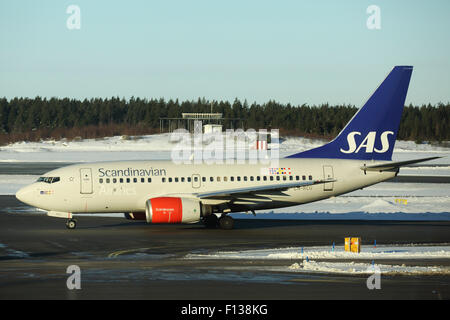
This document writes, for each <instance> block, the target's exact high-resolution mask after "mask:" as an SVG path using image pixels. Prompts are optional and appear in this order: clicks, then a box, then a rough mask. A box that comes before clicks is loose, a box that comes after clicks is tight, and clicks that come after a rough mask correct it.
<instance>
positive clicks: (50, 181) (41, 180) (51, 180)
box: [36, 177, 60, 183]
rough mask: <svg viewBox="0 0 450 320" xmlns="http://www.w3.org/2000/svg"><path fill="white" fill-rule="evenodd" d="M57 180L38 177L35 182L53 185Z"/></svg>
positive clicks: (56, 178) (55, 178)
mask: <svg viewBox="0 0 450 320" xmlns="http://www.w3.org/2000/svg"><path fill="white" fill-rule="evenodd" d="M59 180H60V179H59V177H39V179H37V181H36V182H45V183H55V182H58V181H59Z"/></svg>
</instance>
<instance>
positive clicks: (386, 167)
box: [361, 157, 442, 171]
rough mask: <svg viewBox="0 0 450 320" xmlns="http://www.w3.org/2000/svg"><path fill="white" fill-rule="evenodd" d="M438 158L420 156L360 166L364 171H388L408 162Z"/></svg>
mask: <svg viewBox="0 0 450 320" xmlns="http://www.w3.org/2000/svg"><path fill="white" fill-rule="evenodd" d="M439 158H442V157H430V158H422V159H415V160H408V161H399V162H386V163H383V164H377V165H373V166H362V167H361V170H364V171H388V170H393V169H397V168H400V167H403V166H406V165H408V164H414V163H419V162H424V161H429V160H434V159H439Z"/></svg>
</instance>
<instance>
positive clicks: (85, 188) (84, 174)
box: [80, 168, 93, 194]
mask: <svg viewBox="0 0 450 320" xmlns="http://www.w3.org/2000/svg"><path fill="white" fill-rule="evenodd" d="M92 191H93V188H92V170H91V168H82V169H80V193H81V194H90V193H92Z"/></svg>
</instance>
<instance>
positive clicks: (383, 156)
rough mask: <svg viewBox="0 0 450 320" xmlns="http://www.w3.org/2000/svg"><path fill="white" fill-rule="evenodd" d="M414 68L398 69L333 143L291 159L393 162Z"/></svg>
mask: <svg viewBox="0 0 450 320" xmlns="http://www.w3.org/2000/svg"><path fill="white" fill-rule="evenodd" d="M412 69H413V67H411V66H396V67H394V69H392V71H391V72H390V73H389V75H388V76H387V77H386V79H385V80H384V81H383V82H382V83H381V85H380V86H379V87H378V88H377V90H375V92H374V93H373V94H372V96H371V97H370V98H369V100H367V102H366V103H365V104H364V106H363V107H362V108H361V109H360V110H359V111H358V112H357V113H356V114H355V115H354V116H353V118H352V119H351V120H350V121H349V123H347V125H346V126H345V128H344V129H342V131H341V132H340V133H339V135H338V136H337V137H336V138H335V139H334V140H333V141H331V142H329V143H327V144H325V145H323V146H321V147H318V148H315V149H311V150H308V151H304V152H300V153H297V154H293V155H291V156H288V157H287V158H335V159H360V160H371V159H373V160H391V159H392V151H393V150H394V144H395V139H396V138H397V132H398V127H399V125H400V119H401V117H402V112H403V106H404V104H405V99H406V93H407V91H408V85H409V80H410V79H411V73H412Z"/></svg>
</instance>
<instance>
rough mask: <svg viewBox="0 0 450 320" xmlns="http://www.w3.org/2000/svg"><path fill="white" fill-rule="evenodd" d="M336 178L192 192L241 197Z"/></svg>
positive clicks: (205, 196) (199, 195)
mask: <svg viewBox="0 0 450 320" xmlns="http://www.w3.org/2000/svg"><path fill="white" fill-rule="evenodd" d="M335 181H336V179H322V180H309V181H302V182H290V183H283V184H272V185H264V186H258V187H248V188H235V189H226V190H218V191H212V192H203V193H196V194H194V195H195V196H196V197H197V198H200V199H212V198H223V197H242V196H246V195H247V196H248V195H251V196H254V195H255V193H260V192H271V191H284V190H287V189H290V188H297V187H304V186H312V185H316V184H323V183H327V182H335Z"/></svg>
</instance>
